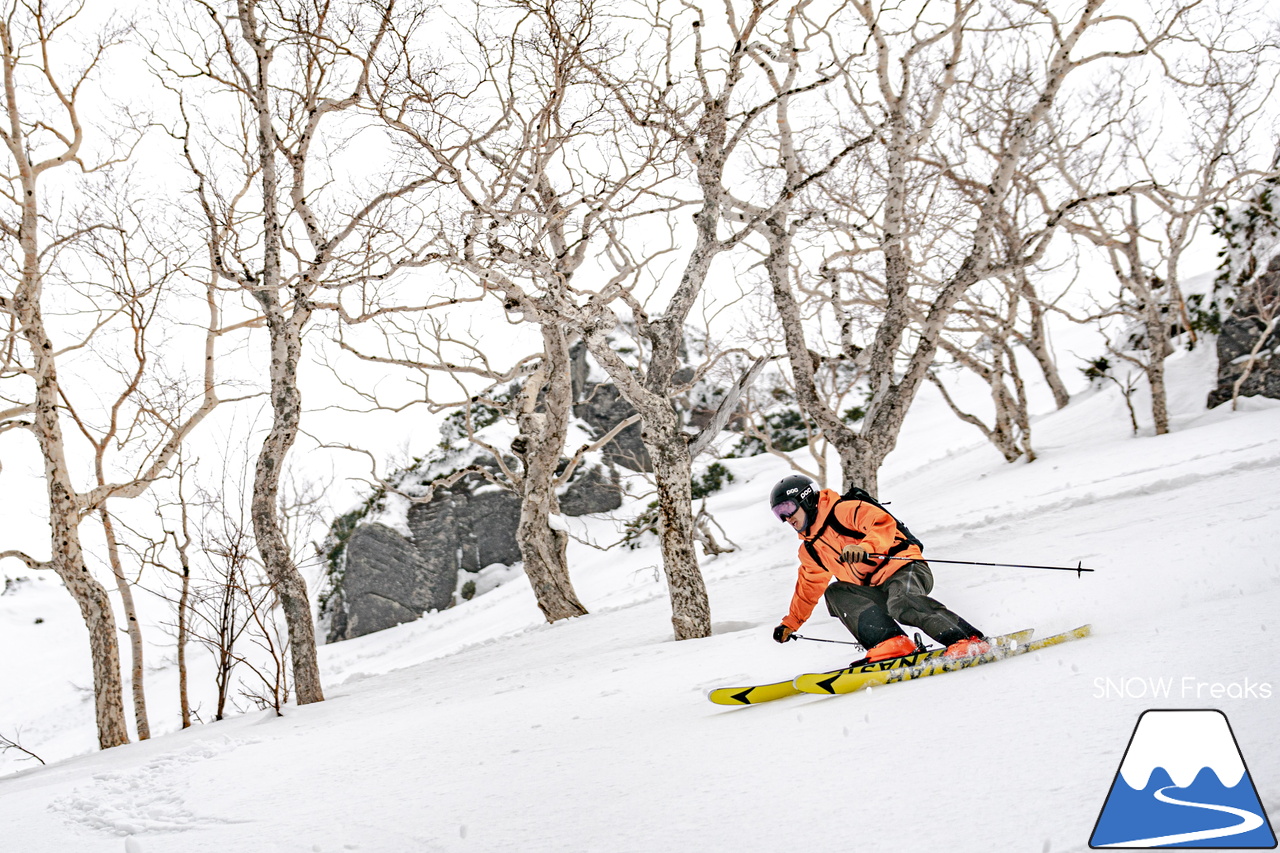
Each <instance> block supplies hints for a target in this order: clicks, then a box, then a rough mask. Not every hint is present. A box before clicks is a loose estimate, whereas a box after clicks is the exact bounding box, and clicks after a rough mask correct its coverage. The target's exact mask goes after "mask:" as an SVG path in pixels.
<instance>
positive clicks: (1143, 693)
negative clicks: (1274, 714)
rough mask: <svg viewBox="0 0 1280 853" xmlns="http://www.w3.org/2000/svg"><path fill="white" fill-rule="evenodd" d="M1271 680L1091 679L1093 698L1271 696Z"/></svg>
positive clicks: (1194, 678) (1199, 698) (1188, 676)
mask: <svg viewBox="0 0 1280 853" xmlns="http://www.w3.org/2000/svg"><path fill="white" fill-rule="evenodd" d="M1272 694H1273V690H1272V687H1271V683H1270V682H1268V681H1254V680H1252V679H1250V678H1245V679H1244V680H1243V681H1228V682H1222V681H1201V680H1200V679H1198V678H1196V677H1195V676H1192V675H1184V676H1183V677H1181V678H1174V677H1172V676H1165V677H1158V676H1150V675H1144V676H1137V675H1135V676H1131V677H1128V678H1103V677H1098V678H1095V679H1094V680H1093V698H1095V699H1197V700H1204V699H1270V698H1271V696H1272Z"/></svg>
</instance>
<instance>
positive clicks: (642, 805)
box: [0, 352, 1280, 853]
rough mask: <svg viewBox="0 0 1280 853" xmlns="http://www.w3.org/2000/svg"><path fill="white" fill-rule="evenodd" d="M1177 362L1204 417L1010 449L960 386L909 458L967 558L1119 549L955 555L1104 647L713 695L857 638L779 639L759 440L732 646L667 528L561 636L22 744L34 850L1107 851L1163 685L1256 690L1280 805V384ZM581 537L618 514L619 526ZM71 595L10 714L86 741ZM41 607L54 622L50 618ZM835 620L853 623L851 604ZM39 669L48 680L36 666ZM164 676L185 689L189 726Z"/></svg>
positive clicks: (975, 600)
mask: <svg viewBox="0 0 1280 853" xmlns="http://www.w3.org/2000/svg"><path fill="white" fill-rule="evenodd" d="M1170 366H1171V370H1172V379H1173V383H1174V387H1175V389H1176V394H1175V395H1174V399H1173V401H1172V404H1173V408H1174V411H1175V415H1176V418H1175V424H1174V426H1175V431H1174V432H1173V433H1172V434H1170V435H1167V436H1162V437H1150V436H1144V437H1139V438H1133V437H1131V436H1129V435H1128V428H1127V422H1128V418H1127V415H1126V414H1124V412H1123V408H1122V406H1123V404H1122V402H1121V401H1120V400H1119V398H1118V397H1116V396H1115V395H1114V394H1112V393H1103V392H1099V393H1093V394H1085V395H1081V396H1080V397H1079V398H1078V399H1077V400H1076V401H1075V402H1074V403H1073V404H1072V405H1071V406H1070V407H1068V408H1067V409H1066V410H1064V411H1062V412H1057V413H1053V414H1050V415H1046V416H1043V417H1041V418H1040V419H1038V420H1037V422H1036V423H1035V435H1036V446H1037V447H1038V449H1039V451H1040V458H1039V460H1038V461H1036V462H1034V463H1032V464H1016V465H1006V464H1004V463H1003V462H1002V461H1001V460H1000V459H999V457H998V456H997V455H996V453H995V452H994V451H993V450H991V449H990V448H989V447H986V446H985V445H981V444H977V443H975V442H976V438H977V436H976V433H974V432H972V430H971V429H970V428H967V427H965V426H963V425H961V424H957V423H954V422H953V419H952V417H951V416H950V415H949V414H947V413H945V412H944V411H943V409H942V406H941V404H940V403H939V402H938V401H936V400H934V399H932V398H931V397H926V398H924V399H923V400H922V401H921V405H920V406H919V407H918V409H917V410H916V411H914V412H913V415H912V420H911V423H910V424H909V429H908V431H907V432H906V434H904V436H903V440H902V443H901V445H900V448H899V450H898V451H897V452H895V454H894V455H893V456H892V457H891V458H890V460H889V463H888V464H887V465H886V468H885V470H884V472H883V475H882V480H881V484H882V488H881V492H882V494H881V495H880V497H881V498H882V499H884V500H889V501H892V502H893V509H894V511H895V512H896V513H898V514H899V515H901V516H902V517H903V518H904V519H905V520H906V521H907V522H908V523H909V524H910V525H911V528H912V530H913V531H914V532H915V533H916V534H917V535H919V536H920V537H921V538H922V539H924V541H925V543H926V546H927V554H929V555H931V556H933V557H936V558H953V559H961V560H966V559H971V560H986V561H995V560H1003V561H1011V562H1018V563H1054V564H1070V565H1074V564H1075V563H1076V562H1077V561H1083V563H1084V565H1085V566H1088V567H1093V568H1096V569H1097V571H1096V572H1095V573H1093V574H1088V575H1085V576H1084V577H1077V576H1076V575H1075V574H1074V573H1070V572H1036V571H1026V570H1017V569H1000V568H980V567H961V566H943V565H942V564H938V565H936V566H935V573H936V575H937V579H938V585H937V588H936V590H935V595H936V596H937V597H938V598H940V599H941V600H943V601H944V602H946V603H947V604H948V605H950V606H951V607H952V608H953V609H955V610H957V611H958V612H960V613H962V614H963V615H965V616H966V617H967V618H969V619H970V620H971V621H973V622H975V623H976V624H978V625H979V626H980V627H982V628H984V629H985V630H987V631H990V632H1002V631H1005V630H1011V629H1018V628H1024V627H1034V628H1036V629H1037V630H1038V632H1039V633H1041V634H1048V633H1054V632H1057V631H1060V630H1064V629H1067V628H1071V627H1074V626H1076V625H1078V624H1081V623H1084V622H1091V623H1092V624H1093V625H1094V629H1095V631H1094V636H1093V637H1092V638H1090V639H1088V640H1085V641H1082V642H1078V643H1071V644H1068V645H1064V646H1061V647H1055V648H1052V649H1047V650H1044V651H1040V652H1036V653H1035V654H1031V655H1027V656H1025V657H1020V658H1017V659H1013V660H1009V661H1007V662H1003V663H1000V664H997V665H993V666H986V667H979V668H976V669H973V670H968V671H963V672H958V673H955V674H951V675H947V676H945V677H940V678H930V679H924V680H921V681H918V682H912V683H908V684H902V685H896V686H892V687H888V688H884V689H881V690H877V691H873V692H871V693H862V694H855V695H850V696H838V697H829V698H824V697H810V696H805V697H793V698H790V699H786V700H783V701H779V702H775V703H771V704H768V705H761V706H758V707H750V708H729V709H726V708H722V707H718V706H714V705H711V704H709V703H708V702H706V700H705V699H704V695H703V694H704V693H705V691H706V690H707V689H709V688H711V687H714V686H718V685H724V684H732V683H745V682H752V681H757V680H765V679H768V680H772V679H777V678H781V677H785V676H790V675H794V674H796V673H798V672H801V671H804V670H808V669H814V668H831V667H834V666H837V665H840V664H842V663H844V662H846V661H847V660H848V659H849V658H850V657H851V653H850V651H849V650H847V649H844V648H843V647H840V646H834V645H827V644H819V643H803V642H796V643H788V644H787V645H785V646H779V645H777V644H775V643H773V642H772V640H771V639H770V633H771V630H772V628H773V626H774V625H775V624H777V621H778V619H779V618H780V617H781V616H782V615H783V614H784V613H785V612H786V608H787V602H788V599H789V595H790V592H791V588H792V585H793V583H794V559H795V544H796V543H795V540H794V538H793V537H791V535H790V534H789V532H788V531H787V530H786V529H785V528H784V527H783V526H782V525H779V524H777V523H776V522H774V521H773V519H772V517H771V516H770V514H769V511H768V508H767V506H766V505H765V503H764V498H765V496H766V495H767V493H768V489H769V487H770V486H771V485H772V483H773V482H774V481H775V480H776V479H777V478H779V477H780V476H782V475H783V473H784V469H783V468H782V467H780V466H779V464H778V462H777V461H776V460H772V459H766V458H754V459H745V460H734V461H731V462H729V463H728V464H729V467H730V468H731V469H732V471H733V473H734V475H735V478H736V479H735V481H734V482H733V483H732V484H731V485H730V486H729V487H728V488H726V489H725V490H724V491H722V492H720V493H717V494H716V495H714V496H713V497H712V498H711V499H710V501H709V506H710V509H711V510H712V512H713V513H714V515H715V517H716V519H717V520H718V522H719V523H720V524H721V525H722V526H723V527H724V529H725V531H726V533H727V536H728V538H729V539H730V540H732V542H733V543H734V544H735V545H736V546H737V548H738V550H737V551H736V552H734V553H732V554H728V555H725V556H722V557H720V558H718V559H714V560H706V561H705V562H704V571H705V574H706V578H707V582H708V585H709V589H710V594H711V602H712V608H713V621H714V624H715V631H714V635H713V636H712V637H710V638H707V639H703V640H695V641H688V642H682V643H676V642H674V641H673V640H672V633H671V628H670V623H669V615H670V612H669V604H668V602H667V600H666V597H665V589H664V585H663V582H662V580H661V572H660V560H659V555H658V553H657V550H656V548H641V549H638V550H634V551H627V550H612V551H608V552H597V551H593V550H591V549H589V548H587V547H586V546H583V545H577V544H575V546H574V550H573V554H572V556H573V561H574V566H575V569H574V582H575V584H576V587H577V590H578V592H579V594H580V596H581V598H582V599H583V601H584V602H585V603H586V604H587V606H588V607H589V609H590V610H591V613H590V615H588V616H585V617H582V618H580V619H575V620H571V621H569V622H565V623H559V624H556V625H553V626H548V625H546V624H545V623H543V622H542V621H541V617H540V615H539V613H538V611H537V608H536V607H535V606H534V603H533V598H532V595H531V593H530V592H529V590H528V589H527V588H526V586H525V585H524V584H523V583H513V584H508V585H506V586H503V587H501V588H499V589H497V590H495V591H494V592H492V593H490V594H488V595H486V596H483V597H480V598H477V599H475V600H473V601H470V602H467V603H465V604H463V605H462V606H460V607H457V608H455V609H453V610H449V611H447V612H444V613H440V614H434V615H431V616H429V617H427V618H424V619H423V620H421V621H419V622H416V623H412V624H409V625H405V626H401V627H400V628H397V629H393V630H390V631H385V632H382V633H379V634H375V635H370V636H367V637H362V638H359V639H356V640H351V641H348V642H345V643H341V644H337V645H334V646H328V647H325V648H324V649H323V650H322V661H323V665H324V669H325V676H326V684H327V692H328V701H326V702H324V703H321V704H317V705H311V706H307V707H304V708H296V707H289V708H287V709H286V712H285V715H284V717H283V718H275V717H274V716H273V715H271V714H270V713H264V714H251V715H248V716H242V717H238V718H234V719H231V720H228V721H224V722H221V723H216V724H210V725H202V726H197V727H195V728H193V729H190V730H187V731H183V732H178V733H173V734H168V735H165V736H162V737H158V738H155V739H153V740H151V741H148V742H145V743H139V744H134V745H130V746H127V747H122V748H117V749H114V750H110V751H108V752H105V753H94V752H87V753H86V754H81V755H79V756H77V757H72V758H68V759H66V760H63V761H60V762H58V763H56V764H52V765H51V766H48V767H31V766H30V765H15V764H13V763H12V758H13V756H12V754H10V755H9V756H6V758H7V760H9V761H10V763H9V764H7V765H6V769H9V770H14V769H17V768H18V767H27V768H28V769H23V770H19V772H16V773H13V774H12V775H9V776H6V777H3V778H0V825H2V826H3V827H4V829H3V833H2V835H0V838H3V843H0V847H2V848H3V849H4V850H15V851H17V850H21V851H24V853H32V852H33V851H73V850H74V851H113V853H119V851H121V850H126V851H134V853H138V851H142V853H159V852H160V851H172V853H179V851H181V853H200V851H218V853H225V852H226V851H254V853H257V851H289V852H290V853H293V851H326V853H328V851H347V850H350V851H464V850H475V851H507V850H510V851H516V850H518V851H521V853H528V851H544V850H545V851H653V850H667V851H686V850H688V851H721V850H724V851H729V850H734V851H741V850H760V851H783V850H785V851H792V850H804V851H828V850H829V851H843V852H844V853H848V851H881V850H895V851H939V850H947V851H975V852H976V851H983V853H986V851H1052V850H1084V849H1087V844H1088V839H1089V835H1090V832H1091V830H1092V828H1093V825H1094V821H1095V820H1096V818H1097V816H1098V812H1099V810H1100V808H1101V806H1102V803H1103V801H1104V799H1105V798H1106V795H1107V791H1108V788H1109V786H1110V784H1111V781H1112V779H1113V778H1114V776H1115V773H1116V771H1117V768H1118V766H1119V763H1120V760H1121V757H1122V755H1123V753H1124V749H1125V746H1126V744H1127V742H1128V740H1129V737H1130V735H1131V733H1132V731H1133V728H1134V725H1135V723H1136V721H1137V719H1138V717H1139V715H1140V714H1141V712H1142V711H1144V710H1147V709H1149V708H1219V709H1221V710H1222V711H1224V712H1225V713H1226V715H1227V716H1228V718H1229V719H1230V722H1231V726H1232V729H1233V731H1234V733H1235V736H1236V738H1237V740H1238V741H1239V744H1240V747H1241V749H1242V750H1243V753H1244V757H1245V760H1246V761H1247V762H1248V765H1249V768H1250V772H1251V775H1252V778H1253V779H1254V782H1255V784H1256V785H1257V787H1258V793H1259V795H1260V796H1261V799H1262V801H1263V803H1264V805H1266V806H1268V807H1269V811H1270V813H1271V814H1273V815H1274V814H1277V813H1280V808H1277V806H1280V742H1278V741H1277V739H1276V738H1275V736H1274V722H1275V720H1276V718H1277V702H1280V695H1278V694H1280V665H1277V654H1276V646H1275V644H1274V640H1275V639H1276V636H1277V633H1278V632H1280V621H1278V620H1277V617H1276V614H1277V612H1280V488H1277V478H1278V477H1280V405H1276V404H1275V403H1272V402H1263V401H1246V402H1245V403H1244V404H1243V405H1242V406H1241V411H1239V412H1235V413H1231V412H1229V411H1225V410H1222V409H1220V410H1216V411H1213V412H1204V411H1203V409H1202V408H1201V406H1202V405H1203V403H1202V401H1203V400H1204V395H1205V392H1206V391H1207V388H1208V383H1209V382H1210V381H1211V378H1212V365H1211V363H1210V362H1209V361H1208V360H1207V354H1205V353H1203V352H1197V353H1194V354H1192V355H1188V356H1181V357H1179V358H1178V359H1176V360H1175V361H1174V362H1173V363H1171V365H1170ZM1139 404H1141V401H1139ZM1225 408H1226V407H1224V409H1225ZM1140 411H1141V410H1140ZM579 532H580V533H582V534H584V535H588V536H590V537H592V538H594V539H596V540H598V541H602V542H603V541H611V540H612V539H614V538H615V537H616V531H615V530H614V529H613V527H612V526H610V524H609V523H607V522H601V521H596V522H589V523H583V526H582V527H581V528H580V529H579ZM42 586H44V587H49V588H50V589H48V590H47V592H48V594H49V595H50V596H51V595H52V593H61V590H58V589H56V588H53V587H54V584H53V583H52V582H46V583H44V584H43V585H42ZM61 594H62V595H64V596H65V593H61ZM44 595H46V590H43V589H37V590H35V591H34V592H24V593H22V594H14V595H10V596H5V597H0V631H3V632H4V633H3V634H0V641H3V643H4V648H5V649H6V655H5V657H6V658H9V657H12V656H13V654H14V653H13V651H12V650H13V649H14V648H15V645H14V644H15V643H18V644H20V646H19V647H20V648H22V649H23V651H22V657H23V660H24V663H22V664H21V665H19V664H17V663H13V662H5V663H4V664H3V665H4V667H5V669H3V670H0V675H3V676H4V691H3V696H0V733H7V734H13V731H12V729H13V728H18V727H20V728H21V729H22V733H23V740H24V742H25V743H27V745H28V746H30V747H32V748H33V749H35V751H37V752H40V751H42V749H43V750H45V751H47V752H48V753H49V754H50V755H53V756H58V755H64V754H69V753H70V752H74V751H75V749H73V748H72V747H71V746H69V744H72V743H74V744H76V745H77V746H78V749H79V750H88V749H90V748H91V746H92V729H91V728H90V722H91V714H90V705H89V703H88V701H87V699H86V697H85V696H84V693H83V687H84V685H85V683H86V682H87V678H86V676H85V674H84V671H83V664H81V663H78V662H73V661H72V660H71V657H70V655H71V652H70V651H62V652H60V651H59V650H60V649H63V648H64V646H65V648H66V649H73V648H74V644H73V642H72V641H73V640H74V638H75V636H76V635H75V631H76V627H75V625H74V618H73V617H74V613H73V612H72V613H70V615H68V611H67V609H66V607H65V606H63V605H61V604H60V603H58V602H55V600H54V599H53V598H52V597H49V598H48V600H47V602H46V601H45V600H44V599H43V598H39V596H44ZM45 604H47V605H48V606H47V607H45V606H44V605H45ZM36 610H42V611H47V613H48V614H51V615H49V616H48V618H47V619H46V621H45V622H44V623H42V624H41V625H35V624H34V618H35V616H36V612H35V611H36ZM55 610H56V611H57V613H56V614H55ZM26 623H30V624H26ZM37 629H41V630H44V631H45V634H44V635H43V636H44V637H45V638H46V639H45V640H44V641H43V644H42V645H41V646H33V645H32V643H33V642H35V641H34V639H33V638H35V637H37V636H40V635H37V634H35V633H34V632H35V631H36V630H37ZM804 633H806V634H808V635H811V636H815V637H827V638H833V639H846V638H847V635H845V634H844V631H843V629H842V628H841V627H840V626H839V624H838V623H836V622H835V621H834V620H832V619H831V618H829V617H827V616H826V615H825V614H824V613H822V612H821V608H819V613H818V614H817V615H815V616H814V618H813V619H812V620H811V621H810V622H809V623H808V624H807V625H806V626H805V629H804ZM66 637H71V638H72V640H67V641H65V642H64V641H63V640H57V641H55V638H66ZM46 649H47V650H48V655H49V656H47V657H42V655H44V653H45V650H46ZM76 651H77V654H79V653H82V651H81V650H79V649H77V650H76ZM58 654H62V655H64V658H65V659H64V658H58V657H56V655H58ZM78 660H79V658H78V657H77V658H76V661H78ZM32 661H35V662H34V663H32ZM60 667H61V669H60ZM72 667H80V668H79V669H70V668H72ZM37 670H38V671H40V672H42V673H43V675H42V676H41V677H44V678H47V681H48V683H33V682H29V681H27V680H26V679H27V678H28V676H30V677H31V678H35V677H36V676H35V672H36V671H37ZM68 671H70V672H73V673H74V674H66V673H67V672H68ZM166 671H167V668H166V667H161V669H160V670H159V671H158V672H157V674H156V684H160V685H163V684H164V680H163V679H164V677H165V676H164V672H166ZM15 673H16V674H17V676H19V678H17V679H16V678H15ZM67 681H79V685H78V687H72V686H61V687H59V686H57V685H66V682H67ZM1263 686H1265V689H1263ZM164 689H166V688H164V687H155V686H153V688H152V699H153V708H154V709H157V710H155V711H154V712H153V713H154V714H155V715H156V716H161V715H167V716H168V717H172V716H173V714H172V711H171V710H170V709H169V708H167V707H166V706H165V705H163V704H162V703H164V702H171V700H169V699H168V697H167V695H166V694H163V692H162V691H163V690H164ZM50 691H52V692H53V693H54V694H56V695H57V696H59V697H60V698H59V700H58V702H57V703H55V704H54V705H53V706H51V705H50V704H49V703H48V701H47V699H45V698H41V697H47V696H48V695H49V694H50ZM50 708H53V709H54V710H57V709H61V710H57V712H56V713H54V712H53V711H52V710H49V709H50ZM161 709H162V710H161ZM46 711H49V713H48V714H46V713H45V712H46ZM37 714H39V715H40V716H39V717H37ZM169 727H170V728H172V724H171V723H170V724H169ZM6 729H10V730H9V731H6Z"/></svg>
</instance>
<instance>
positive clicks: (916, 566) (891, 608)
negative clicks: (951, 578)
mask: <svg viewBox="0 0 1280 853" xmlns="http://www.w3.org/2000/svg"><path fill="white" fill-rule="evenodd" d="M859 491H860V490H859ZM851 494H853V492H851ZM861 497H864V498H865V499H863V500H860V499H858V497H850V496H843V497H842V496H841V495H839V494H837V493H836V492H834V491H832V490H831V489H823V490H822V491H818V487H817V485H816V484H815V483H814V482H813V481H812V480H810V479H809V478H808V477H802V476H799V475H792V476H790V477H784V478H783V479H782V480H781V481H780V482H779V483H778V484H777V485H776V486H774V487H773V492H772V493H771V494H770V495H769V505H770V507H772V509H773V514H774V515H775V516H777V517H778V519H779V520H780V521H784V522H786V523H787V524H789V525H791V527H792V528H793V529H794V530H795V531H796V533H797V534H798V535H799V537H800V539H801V545H800V570H799V577H798V579H797V580H796V590H795V595H793V596H792V598H791V610H790V612H789V613H788V614H787V616H786V618H784V619H783V620H782V624H780V625H779V626H778V627H777V628H774V629H773V638H774V639H775V640H777V641H778V642H779V643H785V642H786V641H787V640H789V639H791V635H792V634H793V633H795V632H796V631H797V630H799V628H800V626H801V625H802V624H804V622H805V620H806V619H808V618H809V615H810V614H811V613H813V608H814V606H815V605H817V603H818V599H819V598H825V599H826V602H827V610H828V612H830V613H831V615H832V616H835V617H836V618H837V619H839V620H840V621H841V622H843V623H844V626H845V627H846V628H848V629H849V631H850V632H851V633H852V634H853V636H854V637H856V638H857V640H858V642H859V643H860V644H861V645H862V646H863V648H865V649H866V650H867V655H866V658H865V659H864V660H862V661H855V664H857V663H871V662H874V661H880V660H886V659H888V658H895V657H901V656H903V655H909V654H912V653H913V652H915V651H916V644H915V643H914V642H913V641H912V640H911V639H910V638H908V637H907V635H906V633H905V632H904V631H903V630H902V628H901V627H900V626H899V625H898V622H899V621H901V622H905V623H907V624H909V625H915V626H917V627H919V628H921V629H922V630H923V631H924V632H925V633H926V634H928V635H929V636H930V637H932V638H933V639H934V640H936V641H937V642H939V643H941V644H942V645H944V646H946V647H947V650H946V652H945V655H946V657H949V658H961V657H968V656H970V655H978V654H983V653H985V652H988V651H990V650H991V645H990V643H988V642H987V640H986V639H985V638H984V636H983V634H982V632H981V631H979V630H978V629H977V628H975V627H973V626H972V625H970V624H969V623H968V622H966V621H965V620H964V619H962V618H960V617H959V616H957V615H956V614H955V613H952V612H951V611H950V610H948V609H947V608H946V607H944V606H943V605H942V604H940V603H939V602H937V601H935V600H934V599H932V598H929V591H930V590H932V589H933V572H932V571H931V570H930V568H929V564H928V563H926V562H925V561H924V556H923V554H922V553H921V545H920V541H919V540H918V539H916V538H915V537H913V536H912V535H911V532H910V531H909V530H907V529H906V528H905V527H904V526H902V525H901V524H900V523H899V522H898V520H897V519H896V518H894V517H893V516H892V515H890V514H889V513H888V512H886V511H885V510H884V509H883V508H882V507H880V506H879V505H878V504H876V503H875V502H874V501H873V500H872V499H871V496H870V495H867V494H866V493H865V492H861ZM890 557H896V558H900V559H888V558H890ZM833 577H834V579H835V580H834V582H832V578H833Z"/></svg>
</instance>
